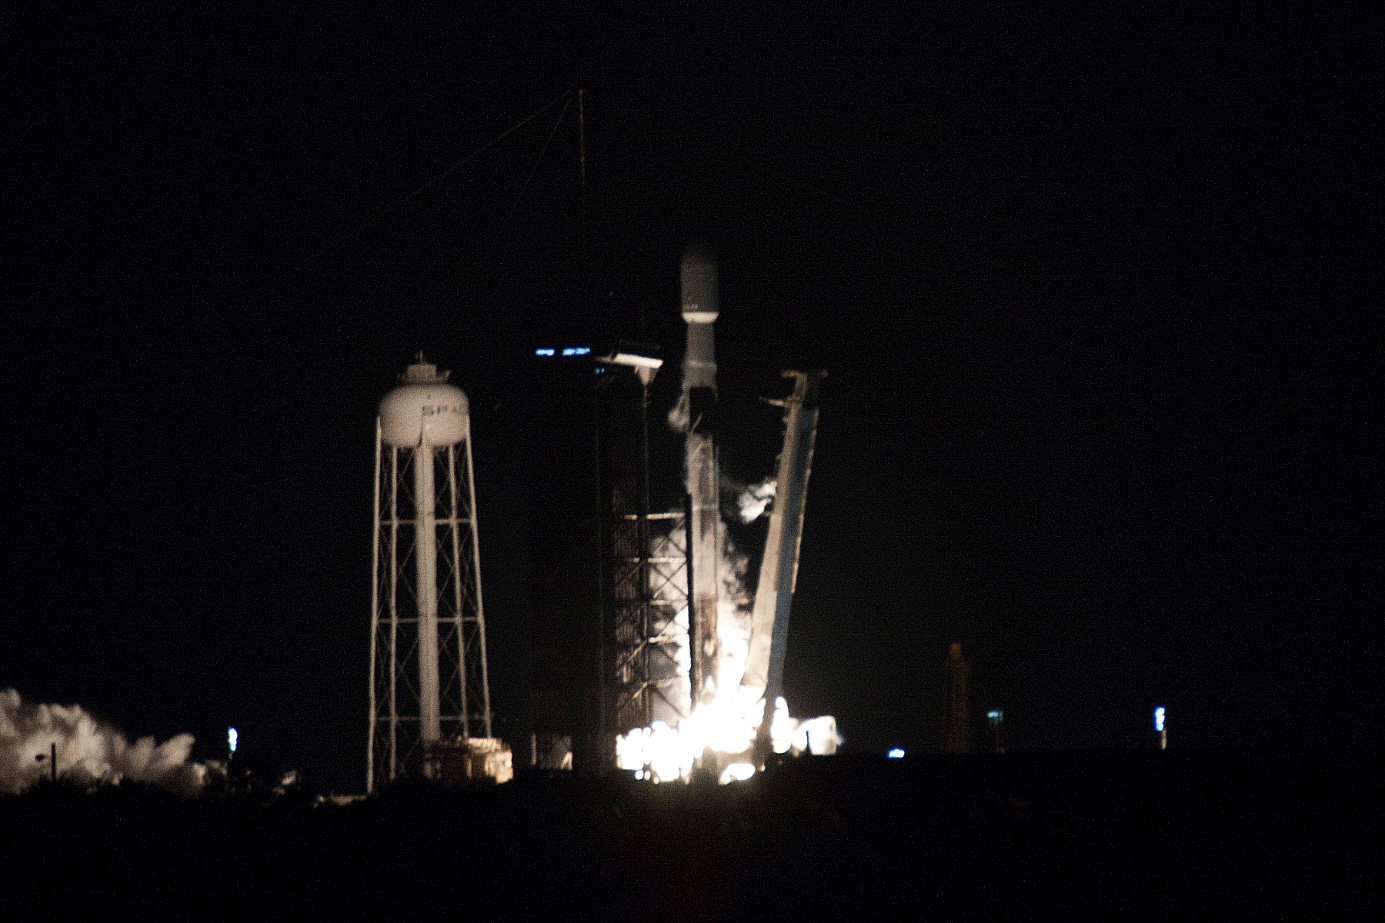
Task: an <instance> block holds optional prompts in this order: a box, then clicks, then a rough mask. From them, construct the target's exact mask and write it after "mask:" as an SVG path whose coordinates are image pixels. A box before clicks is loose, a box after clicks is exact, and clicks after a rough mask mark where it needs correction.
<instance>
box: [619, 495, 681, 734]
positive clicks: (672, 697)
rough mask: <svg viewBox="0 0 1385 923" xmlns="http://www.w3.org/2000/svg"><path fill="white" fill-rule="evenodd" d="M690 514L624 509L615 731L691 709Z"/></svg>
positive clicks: (672, 719)
mask: <svg viewBox="0 0 1385 923" xmlns="http://www.w3.org/2000/svg"><path fill="white" fill-rule="evenodd" d="M686 523H687V518H686V516H685V514H684V513H682V512H681V511H680V512H672V513H631V512H625V511H619V510H618V511H617V517H616V520H615V536H614V542H613V550H614V556H613V560H612V561H611V571H612V577H613V582H614V607H613V613H612V615H613V622H614V626H613V627H614V629H615V676H614V685H615V715H616V728H615V730H616V732H617V733H621V734H623V733H626V732H628V731H629V730H631V729H632V728H638V727H648V726H649V725H650V724H651V723H652V722H653V721H655V720H661V721H664V722H666V723H668V724H670V725H676V724H677V723H678V722H679V721H680V720H682V719H683V718H686V717H687V716H688V715H689V713H690V705H691V701H690V689H691V687H690V686H689V683H688V666H689V643H688V591H687V580H688V571H687V548H686V541H687V524H686Z"/></svg>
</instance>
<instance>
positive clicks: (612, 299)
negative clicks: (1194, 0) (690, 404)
mask: <svg viewBox="0 0 1385 923" xmlns="http://www.w3.org/2000/svg"><path fill="white" fill-rule="evenodd" d="M517 6H518V8H519V10H520V11H519V12H514V11H510V10H511V7H510V5H507V4H497V5H489V4H482V5H477V6H472V7H468V8H466V9H465V10H462V9H452V8H451V7H444V8H443V9H441V10H434V11H430V12H423V11H421V10H418V9H414V8H410V10H409V11H408V12H391V13H381V14H378V15H375V14H367V13H365V12H362V11H361V10H359V9H357V10H353V11H349V12H348V11H344V9H343V8H339V7H337V6H335V5H329V6H327V7H324V8H323V9H321V10H314V9H311V8H310V7H308V6H307V5H290V4H275V5H270V6H269V8H268V9H267V10H264V11H260V12H255V11H253V10H249V9H248V8H246V7H244V6H242V5H232V6H226V7H224V8H221V7H211V6H207V5H200V4H194V5H191V6H187V7H184V8H183V9H181V10H178V11H166V10H165V11H159V10H156V9H155V8H154V7H152V6H150V5H147V4H137V3H119V2H112V3H105V4H99V5H98V4H68V3H57V4H52V5H51V6H50V7H49V8H46V9H45V11H44V14H43V15H42V16H41V17H39V16H34V17H31V18H24V17H16V16H15V15H14V14H8V15H7V16H6V20H7V25H6V32H7V33H9V35H8V37H9V38H10V44H11V45H12V46H13V50H12V51H11V52H9V53H8V54H7V59H8V60H7V61H6V64H5V72H6V83H7V84H8V85H9V89H8V90H7V92H6V94H5V95H6V98H7V105H6V106H5V111H6V118H5V122H6V129H5V131H4V137H5V141H4V145H5V148H6V154H7V157H6V159H7V161H8V163H9V165H10V166H9V169H8V170H7V171H6V176H5V182H6V187H7V189H6V191H5V193H4V200H5V214H6V217H5V223H4V227H5V232H6V234H5V272H4V292H5V297H4V303H5V304H6V305H7V306H8V310H7V312H6V313H7V320H6V322H5V333H4V336H3V342H4V344H5V349H4V356H3V360H4V361H3V365H0V375H3V381H0V390H3V394H4V423H5V430H6V433H7V438H6V439H5V462H4V469H3V470H4V476H3V479H0V484H2V485H3V500H4V529H3V545H0V547H3V559H0V581H2V583H0V587H2V588H3V593H0V599H3V630H0V688H3V687H7V686H14V687H16V688H18V689H19V690H20V692H21V693H23V694H24V695H25V696H26V697H27V698H29V699H32V700H38V701H56V702H63V703H78V704H81V705H83V706H84V707H86V708H88V709H90V710H92V711H93V712H95V713H97V714H98V715H100V716H102V717H103V718H105V719H108V720H110V721H111V722H113V723H115V724H117V725H118V726H120V727H122V728H124V729H125V730H126V731H127V732H128V733H130V734H132V735H135V734H140V735H142V734H154V735H157V736H158V737H159V738H160V739H163V738H166V737H168V736H171V735H173V734H175V733H179V732H182V731H190V732H192V733H193V734H195V735H197V736H198V739H199V748H198V751H197V755H198V756H199V757H201V758H209V757H215V756H218V755H219V751H220V748H221V747H222V745H223V743H222V741H223V739H224V728H225V727H226V726H227V725H229V724H235V725H237V726H238V727H239V728H240V729H241V734H242V742H243V744H244V747H245V748H246V751H247V753H253V754H255V755H256V756H257V758H261V759H264V760H267V761H273V762H277V763H279V764H280V765H283V766H285V767H296V768H299V769H301V770H302V771H303V773H304V775H305V777H306V781H307V783H308V784H309V785H310V786H312V787H315V788H319V789H327V788H336V789H338V790H359V789H360V788H361V787H362V785H363V778H364V757H365V740H366V710H367V703H366V680H367V675H368V662H367V658H368V641H369V612H370V537H371V534H370V515H371V507H370V489H371V488H370V485H371V475H372V468H371V466H372V458H371V450H372V438H373V416H374V407H375V404H376V402H377V401H378V400H379V398H380V397H381V396H382V395H383V394H384V392H385V391H386V390H388V388H389V387H391V386H392V384H393V381H394V375H395V374H396V373H398V372H399V371H401V370H402V369H403V366H404V365H405V363H406V362H407V361H408V359H409V358H410V356H411V355H412V354H413V352H414V351H415V350H418V349H423V350H426V351H427V353H428V355H429V356H430V358H433V359H435V360H436V361H437V362H438V363H439V364H440V365H441V366H442V367H443V368H450V369H453V370H454V372H453V380H454V381H456V382H457V383H458V384H460V385H461V386H462V387H463V388H464V389H465V390H466V391H467V392H468V393H469V394H470V396H471V399H472V406H473V411H474V414H475V419H474V423H473V426H474V436H475V445H476V449H475V450H476V468H477V478H478V490H479V506H480V510H481V533H480V535H481V557H482V570H483V576H484V580H485V594H486V595H485V605H486V613H487V618H488V623H489V637H490V645H491V650H492V663H491V677H492V694H493V698H494V704H495V708H496V712H497V719H498V721H499V725H498V729H499V732H500V733H502V734H506V733H509V734H515V733H518V729H519V728H521V727H522V726H523V709H524V707H525V702H526V697H527V684H528V675H527V669H528V667H527V660H526V650H527V645H528V626H527V621H526V620H527V614H526V613H527V605H528V597H527V593H528V587H527V585H526V583H527V568H528V566H529V564H528V561H527V559H526V557H525V556H526V547H527V546H526V531H525V530H526V528H527V525H526V522H525V518H524V517H525V516H529V515H536V513H535V511H533V510H532V509H530V508H529V506H528V505H527V504H526V503H525V502H524V492H525V485H526V481H527V479H529V478H532V477H542V476H543V474H542V467H541V465H540V464H539V460H535V459H528V458H522V457H518V455H517V450H516V448H515V446H514V445H513V444H512V443H511V442H507V440H506V436H505V434H506V433H507V432H511V431H512V430H513V428H514V426H516V425H517V422H516V421H515V420H514V419H512V414H513V413H514V412H515V409H514V408H515V406H516V405H515V402H513V401H510V400H508V399H507V397H508V395H507V393H506V385H505V383H506V382H507V381H512V380H513V379H514V377H515V376H516V375H522V374H524V372H523V369H522V368H517V367H516V364H517V363H519V362H520V361H521V360H520V358H518V357H520V356H522V352H523V350H524V349H526V348H529V347H531V346H533V345H564V344H563V343H562V342H557V341H559V340H560V339H562V338H564V337H575V336H579V335H582V334H583V333H584V332H586V331H589V330H592V329H595V327H596V326H599V323H598V322H604V321H606V320H610V319H612V318H624V319H626V320H627V321H631V320H632V319H633V322H634V323H636V324H638V323H639V321H640V320H641V319H642V321H643V324H644V331H643V332H644V334H645V335H646V336H647V337H648V338H649V339H652V340H655V341H657V342H661V343H663V344H664V347H665V355H666V357H667V358H668V359H669V360H670V366H669V367H668V369H667V370H666V371H665V372H664V373H663V374H662V376H661V379H660V383H661V387H662V388H663V389H664V392H667V391H668V390H669V389H668V386H669V385H674V386H676V377H677V373H676V363H677V360H678V357H679V354H680V353H681V349H682V324H681V320H680V319H679V317H678V314H677V306H678V300H677V299H678V277H677V267H678V259H679V255H680V251H681V249H682V246H683V244H684V243H685V242H686V241H687V240H688V239H690V238H691V237H693V236H695V235H705V236H707V237H708V238H710V239H711V240H712V241H713V242H714V243H715V244H716V246H717V248H718V250H719V253H720V257H721V283H722V315H721V320H720V321H719V322H718V347H717V348H718V354H719V360H720V364H721V378H720V384H721V399H722V402H723V407H724V408H725V413H726V420H725V425H726V429H727V432H726V435H725V438H724V440H723V442H722V449H721V451H722V456H723V461H724V464H725V466H726V468H727V471H728V472H729V473H730V474H731V475H732V476H733V477H735V478H739V479H742V480H746V481H749V480H752V479H758V478H760V477H764V476H767V475H769V474H770V473H771V472H772V470H773V465H774V458H775V453H776V451H777V449H778V439H779V425H778V420H777V415H776V412H775V411H774V410H773V409H772V408H768V407H766V406H764V405H762V404H760V403H759V402H758V400H757V398H758V397H759V396H761V395H774V396H777V395H779V394H782V393H783V390H782V385H781V384H780V383H779V380H778V378H777V373H778V370H779V369H781V368H787V367H809V366H815V367H822V368H826V369H828V371H829V375H830V377H829V378H828V379H827V381H826V383H825V385H824V388H823V394H822V412H821V422H820V430H819V435H818V441H817V453H816V458H815V462H814V468H813V475H812V481H811V483H810V486H809V493H808V503H807V513H806V524H805V532H804V536H803V544H802V558H801V568H800V573H799V582H798V589H797V594H796V596H795V599H794V609H793V621H792V631H791V640H790V647H789V654H788V663H787V668H786V677H785V683H786V686H787V692H788V696H789V700H790V704H791V706H792V707H793V709H794V711H795V713H796V714H802V715H812V714H822V713H830V714H834V715H836V716H837V718H838V721H839V723H840V727H841V729H842V732H843V733H844V735H845V736H846V738H847V742H848V746H849V747H851V748H854V749H862V750H874V751H881V750H883V749H885V748H886V747H889V746H896V745H898V746H904V747H906V748H912V749H915V750H921V751H926V750H930V749H936V748H937V747H938V745H939V740H940V733H939V722H940V718H941V709H942V701H943V669H942V667H943V661H944V659H945V656H946V652H947V645H948V643H949V642H952V641H959V642H961V643H962V644H963V647H964V649H965V651H966V652H967V654H968V656H969V658H970V659H971V662H972V673H971V677H972V690H971V691H972V705H973V709H974V710H975V711H977V712H984V710H985V709H986V708H989V707H1000V708H1003V709H1004V710H1005V715H1006V725H1005V728H1006V730H1005V733H1006V738H1007V741H1006V742H1007V744H1008V745H1009V746H1010V747H1011V748H1013V749H1021V748H1052V747H1082V748H1086V747H1137V746H1150V745H1152V738H1153V734H1152V730H1151V728H1150V718H1149V715H1150V710H1151V709H1152V708H1153V706H1154V705H1156V704H1163V705H1166V706H1167V707H1168V712H1169V727H1170V746H1213V745H1219V744H1250V743H1256V742H1259V741H1262V740H1265V739H1269V738H1283V739H1289V740H1293V741H1297V742H1304V743H1328V744H1333V745H1346V744H1349V743H1351V742H1352V741H1353V740H1356V739H1358V738H1359V737H1360V735H1362V734H1364V733H1366V732H1367V729H1371V732H1372V733H1373V729H1374V728H1375V727H1376V726H1377V724H1378V721H1379V718H1380V696H1379V692H1378V690H1377V689H1376V687H1375V685H1374V683H1373V682H1372V681H1371V676H1372V674H1373V672H1374V670H1375V669H1376V668H1377V667H1378V666H1379V655H1378V650H1377V649H1376V647H1375V635H1376V633H1375V631H1374V630H1373V625H1374V622H1375V621H1376V619H1377V614H1378V611H1379V602H1378V601H1379V598H1380V592H1381V586H1380V566H1379V562H1380V544H1379V531H1380V530H1379V520H1380V503H1381V483H1380V431H1379V424H1378V421H1377V420H1376V412H1377V411H1378V393H1379V392H1378V390H1377V386H1376V383H1375V379H1374V376H1373V375H1371V374H1369V373H1368V367H1369V366H1370V365H1371V364H1372V359H1373V358H1374V357H1375V355H1376V354H1377V353H1378V349H1377V347H1376V341H1375V338H1374V336H1373V335H1372V332H1373V326H1374V325H1373V324H1372V323H1371V322H1370V320H1369V318H1370V317H1371V315H1373V313H1374V310H1375V308H1376V307H1377V305H1378V300H1377V298H1376V297H1375V296H1376V293H1377V292H1378V291H1379V288H1380V285H1379V282H1380V278H1379V275H1380V270H1379V252H1378V250H1377V249H1376V239H1377V238H1378V230H1379V221H1378V206H1379V174H1378V171H1376V170H1371V169H1368V168H1367V161H1368V160H1371V159H1372V158H1371V157H1370V151H1371V150H1375V151H1377V153H1378V152H1379V149H1380V146H1381V145H1380V140H1381V138H1380V127H1381V107H1380V102H1381V82H1380V73H1379V67H1378V61H1377V60H1375V59H1374V56H1373V55H1372V54H1371V53H1370V51H1371V49H1372V48H1374V47H1375V46H1376V45H1377V42H1376V41H1375V40H1376V39H1378V25H1377V24H1375V23H1374V21H1373V18H1370V17H1367V16H1366V15H1365V14H1364V12H1363V13H1362V15H1361V18H1360V19H1353V18H1352V16H1351V15H1350V14H1347V13H1340V12H1329V11H1325V10H1319V11H1315V12H1312V13H1300V12H1294V13H1292V14H1291V13H1290V12H1288V11H1287V10H1288V8H1280V7H1278V6H1276V5H1274V4H1245V5H1242V4H1236V5H1217V4H1189V5H1187V6H1183V5H1178V4H1173V5H1168V4H1158V5H1156V6H1155V7H1154V8H1153V9H1140V10H1133V9H1129V8H1126V7H1124V6H1119V5H1117V6H1112V5H1110V4H1092V5H1091V6H1090V8H1086V9H1082V6H1083V5H1081V4H1076V5H1075V4H1058V5H1055V10H1061V13H1056V12H1055V10H1041V9H1038V8H1037V7H1035V6H1031V5H1029V4H976V5H973V4H942V5H930V9H931V11H930V12H921V13H920V12H913V13H910V14H909V15H907V16H905V15H900V16H894V17H890V16H885V15H883V14H881V13H879V12H877V13H876V14H875V15H874V16H873V17H871V18H869V19H864V18H853V17H851V16H847V15H845V14H842V15H836V16H832V17H830V18H796V19H785V20H770V19H762V18H755V17H752V16H748V15H745V14H733V13H728V12H725V11H724V10H723V9H722V8H720V7H718V8H716V10H717V11H716V12H705V13H700V14H695V13H693V12H689V11H688V8H687V6H685V5H683V4H657V3H656V4H643V5H638V6H634V7H631V8H629V9H627V10H626V11H625V12H623V13H620V14H616V13H612V12H604V11H603V12H593V11H588V12H583V13H574V12H565V13H561V14H555V13H554V12H552V11H550V10H547V9H545V8H544V7H543V6H541V5H538V4H533V5H530V4H519V5H517ZM1208 6H1210V7H1212V11H1211V12H1208V11H1207V10H1206V9H1204V7H1208ZM635 10H638V11H640V12H634V11H635ZM663 10H667V11H663ZM652 11H661V12H652ZM579 86H582V87H585V88H586V89H587V93H586V113H585V114H586V129H587V131H586V138H587V239H588V254H589V258H588V260H587V264H586V268H585V270H583V269H582V268H581V259H580V255H581V234H580V228H581V220H580V215H581V211H580V208H579V195H578V182H577V179H578V168H577V140H576V139H577V131H576V111H575V106H573V107H570V108H568V109H567V110H566V112H565V114H563V117H562V119H561V120H559V115H560V113H563V112H564V105H565V102H564V100H563V98H562V96H563V94H564V93H565V92H567V91H569V90H572V89H575V88H576V87H579ZM550 103H552V105H550V106H549V107H548V108H546V109H543V110H542V111H541V112H540V111H539V110H540V109H541V108H542V107H544V106H545V105H546V104H550ZM536 112H538V114H537V115H536V116H535V117H534V118H533V119H532V120H530V121H528V122H527V123H525V124H524V125H522V126H521V127H520V128H518V129H517V130H516V131H514V132H513V133H512V134H510V135H509V136H508V137H506V138H505V139H504V140H503V141H501V142H499V143H497V144H495V145H494V146H492V147H490V148H489V149H487V150H486V151H484V152H483V153H482V154H480V155H479V156H476V157H475V158H473V159H471V160H469V161H467V162H465V163H461V162H462V161H463V159H464V158H466V157H468V155H471V154H472V153H473V152H476V151H477V150H478V149H480V148H482V146H483V145H486V144H487V143H488V142H491V141H492V140H494V139H495V138H496V137H497V136H499V135H500V134H501V133H502V132H504V131H505V130H506V129H509V128H511V127H512V126H515V125H516V124H518V123H520V122H521V121H522V120H524V119H525V118H526V117H528V116H530V115H531V114H534V113H536ZM459 163H461V165H460V166H457V168H456V169H454V170H451V171H450V172H447V171H449V169H450V168H452V167H454V166H455V165H458V164H459ZM444 174H445V175H444ZM438 177H441V178H438ZM435 178H438V179H436V181H435V182H430V181H431V180H434V179H435ZM545 341H549V342H547V343H545ZM664 392H661V393H664ZM665 397H666V398H667V397H668V395H667V394H665ZM666 409H667V401H666V400H665V403H663V404H662V405H660V406H659V407H656V417H659V416H661V415H662V413H663V412H664V411H665V410H666ZM660 438H665V439H667V438H669V437H668V436H667V434H661V436H660ZM675 476H676V474H675ZM737 534H739V535H743V536H744V537H745V539H744V540H745V542H746V544H747V546H748V547H747V550H753V551H754V553H755V554H758V548H753V549H752V548H750V547H749V546H751V545H753V544H754V540H755V538H756V537H757V536H762V535H763V528H762V527H761V530H760V531H756V530H755V529H753V528H752V529H747V530H741V531H740V532H738V533H737ZM762 540H763V539H762V538H760V541H762ZM981 732H982V727H981V725H980V724H979V723H978V728H977V733H978V735H980V734H981ZM979 739H981V740H984V738H983V737H979ZM515 743H516V744H519V743H521V742H520V741H515Z"/></svg>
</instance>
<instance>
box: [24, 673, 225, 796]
mask: <svg viewBox="0 0 1385 923" xmlns="http://www.w3.org/2000/svg"><path fill="white" fill-rule="evenodd" d="M192 744H193V738H192V735H191V734H179V735H178V736H176V737H173V738H170V739H169V740H166V741H164V742H163V743H161V744H155V743H154V738H152V737H141V738H140V739H139V740H137V741H135V742H134V743H130V742H129V740H127V739H126V737H125V735H124V734H122V733H120V732H119V731H117V730H115V729H114V728H111V727H108V726H106V725H103V724H101V723H100V722H99V721H97V720H96V719H95V718H93V717H92V716H91V715H89V714H87V713H86V712H85V711H83V710H82V709H81V708H80V707H79V706H76V705H39V704H34V703H30V702H25V701H24V700H23V699H22V698H21V697H20V695H19V693H18V692H17V691H15V690H14V689H3V690H0V793H5V794H18V793H20V792H22V791H24V790H25V789H27V788H29V787H30V786H32V785H34V784H36V783H37V782H38V781H39V780H40V779H43V778H45V777H46V776H48V775H49V773H50V772H52V767H50V766H49V764H48V760H49V759H50V753H52V752H53V748H54V747H55V746H56V752H57V766H58V769H57V774H58V778H59V779H61V780H62V781H64V782H68V783H72V784H76V785H79V786H84V787H95V786H98V785H110V784H116V783H118V782H120V781H121V780H124V779H128V780H131V781H134V782H146V783H150V784H153V785H157V786H159V787H160V788H164V789H167V790H168V791H170V792H173V793H174V794H177V795H182V796H184V797H190V796H193V795H196V794H198V793H200V792H201V791H202V788H203V786H204V785H205V783H206V781H207V770H208V767H207V766H206V765H204V764H202V763H194V762H190V761H189V760H188V757H189V756H190V755H191V754H192Z"/></svg>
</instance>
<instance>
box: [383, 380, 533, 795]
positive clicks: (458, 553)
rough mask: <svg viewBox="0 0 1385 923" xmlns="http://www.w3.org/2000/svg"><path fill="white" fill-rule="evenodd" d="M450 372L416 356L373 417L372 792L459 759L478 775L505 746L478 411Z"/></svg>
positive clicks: (438, 774)
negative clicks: (484, 571) (482, 531)
mask: <svg viewBox="0 0 1385 923" xmlns="http://www.w3.org/2000/svg"><path fill="white" fill-rule="evenodd" d="M448 374H449V373H447V372H441V373H440V372H438V369H437V366H435V365H433V364H431V363H429V362H427V361H426V360H425V359H424V358H423V354H422V353H419V354H418V356H417V358H416V360H415V361H414V363H413V364H412V365H410V366H409V367H408V369H407V370H406V371H405V372H404V374H403V375H400V376H399V381H400V384H399V386H398V387H396V388H395V389H394V390H393V391H391V392H390V393H389V394H387V395H385V398H384V400H382V401H381V402H380V410H379V415H378V417H377V418H376V424H375V539H374V545H375V563H374V568H373V574H372V580H371V582H372V584H373V590H374V604H373V609H372V613H371V636H370V660H371V669H370V745H369V750H368V755H367V758H366V788H367V790H368V791H374V790H375V788H376V786H377V785H380V784H383V783H387V782H391V781H394V780H395V779H398V778H401V777H415V778H417V777H423V778H430V779H444V778H445V777H447V776H449V775H453V774H455V773H456V772H457V770H456V769H455V768H453V769H451V770H450V769H449V767H456V766H458V765H464V766H465V767H466V768H465V769H464V770H463V772H464V774H465V776H466V777H467V778H470V777H471V775H472V772H473V769H472V767H473V766H478V767H485V766H486V757H484V756H482V759H481V760H480V763H479V764H478V763H477V762H476V759H475V757H476V756H478V755H483V754H486V753H491V754H498V752H499V750H500V749H502V747H503V745H500V744H499V742H498V741H495V740H493V739H492V738H491V708H490V687H489V681H488V677H487V675H486V621H485V616H484V613H483V611H482V608H481V566H480V554H479V548H478V545H477V534H476V489H475V484H474V479H473V477H472V455H471V415H470V411H469V407H468V404H467V398H466V394H464V393H463V392H462V390H461V389H460V388H458V387H456V386H455V385H451V384H448V383H447V377H448ZM468 754H469V755H468ZM505 757H506V760H505V762H506V763H507V765H506V766H504V767H503V771H504V774H506V775H508V769H509V767H508V750H506V751H505ZM497 758H498V757H492V758H491V761H492V762H495V760H496V759H497ZM494 768H495V769H496V771H495V772H491V771H490V769H489V768H480V769H479V771H481V772H484V773H485V774H487V775H491V776H492V777H495V776H497V775H499V774H501V768H500V767H498V766H497V767H494ZM500 781H503V779H501V780H500Z"/></svg>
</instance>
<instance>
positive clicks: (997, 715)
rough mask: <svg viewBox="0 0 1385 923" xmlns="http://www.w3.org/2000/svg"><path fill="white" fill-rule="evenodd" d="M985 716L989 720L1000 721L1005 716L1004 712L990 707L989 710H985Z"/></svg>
mask: <svg viewBox="0 0 1385 923" xmlns="http://www.w3.org/2000/svg"><path fill="white" fill-rule="evenodd" d="M986 717H987V718H989V719H990V720H991V721H1000V720H1001V719H1002V718H1004V717H1005V713H1004V712H1003V711H1001V710H1000V709H998V708H992V709H991V710H990V711H988V712H986Z"/></svg>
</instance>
